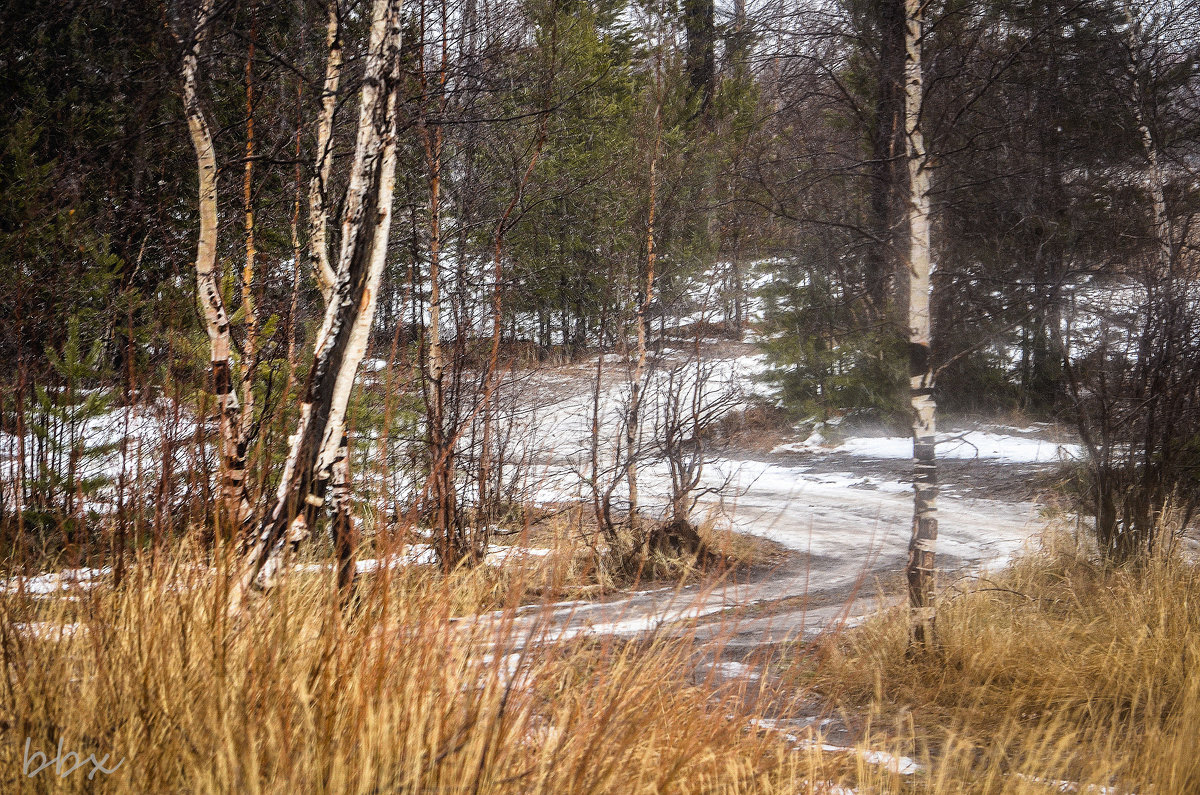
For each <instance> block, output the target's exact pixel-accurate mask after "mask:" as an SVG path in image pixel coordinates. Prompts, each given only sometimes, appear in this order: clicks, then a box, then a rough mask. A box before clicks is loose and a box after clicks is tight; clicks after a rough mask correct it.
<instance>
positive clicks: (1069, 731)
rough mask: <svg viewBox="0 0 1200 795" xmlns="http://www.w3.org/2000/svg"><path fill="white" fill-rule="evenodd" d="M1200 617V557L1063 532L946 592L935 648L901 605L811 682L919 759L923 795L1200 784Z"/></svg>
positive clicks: (1176, 789) (831, 651) (881, 740)
mask: <svg viewBox="0 0 1200 795" xmlns="http://www.w3.org/2000/svg"><path fill="white" fill-rule="evenodd" d="M1198 610H1200V567H1198V566H1197V565H1196V564H1195V563H1190V562H1185V561H1183V560H1181V559H1179V558H1177V557H1176V558H1170V559H1166V558H1160V559H1156V560H1153V561H1149V562H1146V563H1144V564H1143V565H1142V566H1140V567H1138V568H1126V569H1112V568H1106V567H1104V566H1102V565H1101V564H1100V563H1098V562H1096V558H1095V557H1094V556H1091V555H1087V554H1084V553H1083V552H1082V551H1081V550H1080V549H1079V548H1077V547H1074V546H1071V545H1069V544H1068V543H1064V542H1061V541H1060V542H1058V544H1057V545H1055V544H1049V545H1048V546H1047V547H1046V548H1044V549H1042V550H1041V551H1039V552H1037V553H1033V554H1030V555H1028V556H1026V557H1024V558H1023V559H1020V560H1018V561H1017V562H1016V563H1015V564H1014V565H1013V566H1012V567H1011V568H1010V569H1008V570H1007V571H1006V572H1004V573H1003V574H1001V575H999V576H997V577H995V578H992V579H986V580H981V581H979V582H978V583H977V584H976V585H975V586H973V587H972V588H970V589H969V590H958V591H954V592H947V593H945V594H944V595H943V597H942V599H941V600H940V603H939V606H938V617H937V627H936V637H937V643H936V647H935V648H934V649H933V650H932V652H931V653H928V654H922V655H916V656H913V655H911V654H910V653H909V650H908V647H907V616H906V614H905V612H904V611H902V610H900V611H894V612H892V613H889V614H886V615H884V616H881V617H878V618H875V619H872V620H871V621H869V622H867V623H866V624H865V625H863V626H862V627H860V628H857V629H855V630H854V631H851V632H847V633H845V634H844V635H843V636H841V637H840V638H839V639H837V641H836V642H833V643H830V644H828V645H827V646H826V647H825V649H824V650H823V653H822V655H821V656H820V661H819V663H818V664H817V665H816V666H815V670H814V667H813V666H811V665H808V666H805V667H804V669H803V675H804V677H805V680H806V681H807V682H808V683H809V684H812V685H814V686H815V687H816V688H817V689H818V691H820V692H821V693H822V694H823V696H824V697H825V698H826V699H828V701H829V702H830V703H832V704H835V705H837V706H838V707H839V708H840V709H841V710H842V711H843V712H844V713H845V714H847V715H854V716H856V718H855V720H857V722H858V723H859V724H860V725H861V728H862V731H863V733H864V734H865V735H867V736H870V737H871V740H870V743H871V744H873V745H875V746H877V747H885V746H886V747H889V748H891V749H893V750H894V751H896V752H903V753H907V754H909V755H911V756H915V757H916V758H919V759H923V760H924V761H925V764H926V765H927V768H928V769H927V770H926V771H925V772H924V773H923V774H922V775H921V776H919V777H918V778H919V779H920V780H921V786H920V787H919V789H920V790H921V791H927V790H928V791H944V792H958V791H964V792H1013V791H1020V790H1024V789H1030V788H1032V789H1031V790H1030V791H1046V789H1045V787H1046V784H1047V782H1052V781H1058V782H1064V781H1070V782H1078V783H1079V789H1078V791H1081V792H1082V791H1086V785H1088V784H1093V785H1097V786H1113V787H1115V789H1113V790H1108V791H1110V792H1132V791H1138V792H1156V793H1164V794H1166V793H1186V792H1200V754H1197V752H1196V750H1197V747H1196V739H1197V737H1200V676H1197V674H1196V672H1197V670H1200V635H1198V634H1197V632H1196V628H1197V618H1198V616H1200V613H1198ZM915 783H916V782H915V781H914V784H915ZM1069 791H1076V790H1075V789H1070V790H1069ZM1095 791H1097V792H1099V791H1101V790H1095Z"/></svg>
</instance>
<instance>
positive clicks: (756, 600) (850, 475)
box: [492, 343, 1077, 670]
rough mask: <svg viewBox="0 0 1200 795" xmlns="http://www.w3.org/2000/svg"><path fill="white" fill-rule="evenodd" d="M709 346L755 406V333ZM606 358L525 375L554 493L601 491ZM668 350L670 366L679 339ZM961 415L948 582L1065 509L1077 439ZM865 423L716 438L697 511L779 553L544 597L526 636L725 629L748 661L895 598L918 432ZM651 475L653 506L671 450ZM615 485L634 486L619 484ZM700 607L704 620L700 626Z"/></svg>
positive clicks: (941, 544) (611, 403) (943, 529)
mask: <svg viewBox="0 0 1200 795" xmlns="http://www.w3.org/2000/svg"><path fill="white" fill-rule="evenodd" d="M675 353H676V354H680V352H675ZM704 353H705V356H706V360H707V361H709V364H710V367H711V377H710V381H711V385H710V386H706V389H707V390H708V392H709V394H710V396H712V397H709V398H708V399H710V400H713V401H715V400H718V399H721V397H720V396H721V395H724V394H726V390H729V389H736V390H737V391H738V398H739V400H741V401H742V402H741V404H740V407H739V410H741V411H744V410H746V409H748V408H751V407H753V406H754V405H762V404H764V403H768V402H769V401H770V393H769V389H768V388H765V387H764V385H762V384H761V381H760V379H759V377H758V376H759V374H760V373H761V372H762V370H763V367H764V361H763V357H762V356H761V355H760V354H758V352H757V349H756V348H755V346H753V345H749V344H738V343H710V344H709V345H707V346H706V349H705V351H704ZM683 355H684V356H686V354H683ZM676 363H677V362H676ZM596 364H597V363H596V360H595V358H594V357H593V358H591V359H589V360H585V361H582V362H579V363H575V364H571V365H563V366H560V367H557V368H550V369H546V370H540V371H537V373H536V374H534V375H533V376H530V377H528V378H525V379H521V380H520V383H521V394H522V396H523V399H524V400H525V401H526V402H527V404H528V405H529V406H530V407H531V408H530V410H529V411H530V419H528V420H527V421H528V423H529V425H528V429H527V430H528V432H527V433H526V434H524V436H525V438H526V439H533V440H537V441H536V442H533V443H529V444H532V445H533V448H534V449H533V450H532V452H531V451H529V450H526V454H527V455H529V458H530V460H533V461H535V462H537V465H538V466H540V467H541V469H540V471H539V473H538V476H537V480H538V487H537V494H538V496H539V498H540V499H542V500H545V501H555V500H569V499H578V500H585V501H586V499H587V495H586V493H585V492H584V491H582V490H581V489H580V481H581V479H582V478H581V472H586V470H587V461H586V448H587V444H588V439H589V438H590V432H591V417H592V414H593V412H594V411H595V410H596V408H597V407H599V416H600V425H601V427H602V430H603V428H604V426H605V424H606V423H613V424H615V423H616V422H617V420H616V419H615V418H616V417H617V416H618V415H617V412H618V411H619V410H620V407H621V405H622V403H621V400H622V397H621V396H622V390H623V388H624V386H623V381H622V378H623V377H624V376H625V372H626V371H625V369H624V368H625V365H624V364H623V363H618V364H616V365H614V366H608V365H606V366H605V368H604V372H602V373H601V389H600V392H599V398H598V399H597V397H596V392H595V382H596V381H595V379H596V369H597V368H596ZM657 366H658V368H659V371H660V372H666V371H667V370H669V369H670V367H671V366H672V357H671V355H670V354H668V355H667V356H665V357H663V359H662V360H660V361H659V362H658V365H657ZM949 429H950V430H949V431H948V433H945V434H944V438H945V441H944V442H942V443H941V444H939V458H941V456H942V451H943V450H945V451H946V456H947V457H946V458H944V459H942V460H939V481H940V484H941V496H940V498H939V502H938V514H939V522H940V537H939V540H938V564H939V567H940V568H941V570H942V572H943V574H942V580H941V585H942V587H946V586H948V585H951V584H952V583H954V582H955V581H958V580H965V579H971V578H978V577H980V576H983V575H984V574H985V572H986V571H987V570H988V569H992V570H995V569H998V568H1002V567H1003V566H1004V564H1005V563H1006V562H1007V561H1008V560H1010V559H1011V557H1012V556H1013V554H1014V553H1016V552H1017V551H1018V550H1020V549H1021V548H1022V547H1023V546H1024V545H1026V543H1027V542H1028V541H1029V540H1030V539H1032V538H1034V537H1036V536H1037V535H1038V534H1039V533H1040V532H1041V530H1042V529H1043V528H1044V527H1045V526H1046V524H1047V513H1048V512H1049V511H1052V510H1053V509H1054V508H1053V505H1047V501H1046V499H1045V496H1046V495H1051V494H1052V493H1053V489H1052V485H1053V484H1054V482H1055V481H1056V480H1058V479H1061V477H1062V474H1063V472H1064V471H1065V467H1067V466H1068V465H1069V461H1070V460H1071V458H1072V456H1073V455H1076V454H1077V448H1076V447H1075V446H1074V445H1073V444H1071V442H1070V439H1069V436H1068V435H1067V434H1066V433H1065V432H1064V431H1063V430H1061V429H1059V428H1056V427H1054V426H1051V425H1048V424H1027V425H1025V426H1023V427H1013V426H1006V425H997V424H994V423H993V424H986V423H984V422H982V421H974V420H968V419H965V418H956V419H955V421H953V422H952V423H951V424H950V425H949ZM871 430H874V431H875V432H874V434H872V433H871V432H870V431H871ZM804 432H807V429H805V431H802V432H801V433H804ZM856 432H857V433H859V434H860V435H854V434H852V433H851V432H850V431H849V430H848V429H847V430H845V431H844V432H843V433H841V434H839V436H841V437H842V438H840V439H836V440H826V439H824V438H823V437H821V436H820V435H819V434H812V435H808V436H806V437H800V436H798V434H797V431H796V429H794V428H793V427H791V426H790V425H789V424H788V423H786V422H783V423H779V422H776V423H775V427H760V428H755V429H753V431H751V432H743V433H739V434H733V435H732V436H731V438H730V440H729V441H727V442H726V443H724V444H723V446H722V447H721V448H720V449H719V450H718V449H716V448H714V452H713V454H712V455H711V456H710V458H709V460H708V461H707V464H706V467H705V472H704V476H703V478H702V480H701V483H702V486H703V487H707V488H708V489H710V490H711V491H710V492H709V493H707V494H705V495H703V496H701V497H700V499H699V501H698V503H697V506H696V509H695V510H694V512H693V513H694V515H695V516H697V517H703V521H705V522H706V523H709V524H713V525H716V526H717V527H720V528H727V529H730V530H733V531H735V532H737V533H743V534H747V535H750V536H755V537H758V538H762V539H766V540H768V541H769V542H771V545H772V546H773V547H774V549H775V550H776V554H772V555H769V556H765V560H764V561H763V562H760V563H759V564H758V565H753V566H750V567H747V568H743V569H741V570H738V571H735V572H733V573H729V572H725V573H722V574H719V575H718V574H714V575H711V576H709V577H707V578H706V579H704V580H703V581H701V582H699V583H696V584H691V585H687V586H684V587H672V586H670V585H664V584H661V583H660V584H658V585H659V586H660V587H651V588H648V589H633V590H630V591H628V592H626V593H623V594H617V595H610V596H609V597H608V598H606V599H603V600H600V601H590V602H580V601H569V602H561V603H555V604H550V605H546V606H543V607H541V608H540V609H538V610H532V609H531V610H530V611H529V612H527V613H526V614H524V615H523V616H522V617H521V619H520V623H519V626H518V629H517V631H516V632H514V633H513V634H512V637H523V636H526V635H528V636H530V637H546V636H547V635H549V636H554V637H564V636H566V637H575V636H579V635H587V634H595V635H617V636H626V637H633V636H637V635H641V634H643V633H647V632H651V631H653V630H656V629H657V630H660V631H672V632H682V631H687V632H688V633H689V634H693V633H694V636H695V637H696V638H697V639H704V638H708V639H711V640H713V641H714V648H717V647H719V648H720V653H719V655H717V656H720V657H721V658H722V659H723V660H725V661H732V662H736V663H740V662H741V661H742V659H743V658H745V657H748V656H750V655H754V654H757V653H760V652H762V651H764V650H769V649H770V648H772V647H776V646H779V645H781V644H783V643H784V642H785V641H792V640H798V639H805V638H809V639H811V638H813V637H814V636H816V635H818V634H820V633H821V632H823V631H825V630H828V629H832V628H836V627H839V626H843V625H845V624H846V623H847V622H849V623H854V622H856V621H858V620H859V619H860V618H861V616H863V615H865V614H868V613H871V612H872V611H874V610H876V609H877V608H879V607H881V606H884V605H886V604H889V603H894V602H895V601H896V600H897V599H898V598H899V596H900V594H901V593H902V590H903V582H902V572H903V568H904V565H905V561H906V557H907V545H908V541H909V534H910V525H911V518H912V496H911V495H912V487H911V467H912V465H911V449H912V447H911V445H912V443H911V440H910V439H908V438H904V437H897V436H894V435H892V436H889V435H886V431H884V430H882V429H859V430H858V431H856ZM613 433H614V434H615V433H616V430H615V429H614V430H613ZM639 480H640V482H641V489H640V490H641V497H642V502H643V505H644V506H649V507H650V508H651V509H653V508H656V507H662V506H664V505H665V504H666V501H667V498H668V489H669V486H670V477H669V474H668V472H667V471H666V466H665V464H662V463H661V462H659V463H650V464H648V465H644V466H643V467H642V468H641V469H640V471H639ZM616 493H617V495H618V496H620V495H622V494H623V493H624V492H623V490H622V489H621V488H620V487H618V489H617V492H616ZM1050 502H1053V500H1052V499H1051V500H1050ZM492 618H493V619H497V620H498V618H499V614H496V615H495V616H493V617H492ZM694 622H699V624H700V625H701V626H699V627H695V626H691V625H692V624H693V623H694ZM539 632H540V633H545V634H542V635H539V634H538V633H539ZM717 662H720V661H719V660H715V659H714V664H716V663H717ZM731 670H739V669H737V666H736V665H735V666H734V668H733V669H731Z"/></svg>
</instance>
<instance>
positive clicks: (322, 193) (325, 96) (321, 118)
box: [308, 0, 342, 302]
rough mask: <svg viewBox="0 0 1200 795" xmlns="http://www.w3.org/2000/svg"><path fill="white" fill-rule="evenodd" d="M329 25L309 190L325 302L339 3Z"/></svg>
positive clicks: (316, 267)
mask: <svg viewBox="0 0 1200 795" xmlns="http://www.w3.org/2000/svg"><path fill="white" fill-rule="evenodd" d="M328 3H329V7H328V16H329V19H328V23H327V27H326V31H325V49H326V53H327V55H326V61H325V81H324V84H323V85H322V87H321V111H320V113H319V114H318V116H317V161H316V168H314V169H313V176H312V180H311V181H310V182H309V187H308V252H309V259H310V260H311V262H312V266H313V272H314V273H315V274H316V277H317V285H318V286H319V287H320V289H321V295H322V296H324V298H325V301H326V302H328V301H329V296H330V293H331V291H332V290H333V283H334V281H336V279H337V274H335V273H334V271H333V266H332V265H330V264H329V245H328V242H327V231H328V226H329V210H328V208H327V207H326V203H325V197H326V196H327V195H328V193H329V176H330V173H331V171H332V169H333V156H332V154H333V153H332V143H333V114H334V111H335V110H336V109H337V98H338V85H339V84H340V83H341V78H342V34H341V27H340V24H341V23H340V15H339V10H338V0H328Z"/></svg>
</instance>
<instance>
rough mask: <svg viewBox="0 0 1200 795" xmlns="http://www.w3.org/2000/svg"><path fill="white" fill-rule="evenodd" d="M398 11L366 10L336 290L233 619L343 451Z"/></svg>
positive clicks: (298, 528) (312, 512)
mask: <svg viewBox="0 0 1200 795" xmlns="http://www.w3.org/2000/svg"><path fill="white" fill-rule="evenodd" d="M400 10H401V0H374V3H373V4H372V12H371V28H370V31H371V32H370V41H369V44H368V49H367V57H366V67H365V70H364V75H363V83H362V89H361V92H360V101H359V120H358V131H357V135H356V139H355V150H354V160H353V163H352V165H351V172H350V183H349V185H348V187H347V191H346V200H345V202H344V205H343V206H344V210H343V216H342V236H341V247H340V251H339V256H338V266H337V269H336V271H335V272H336V275H337V276H336V281H335V282H334V285H333V289H332V290H331V291H330V300H329V301H328V303H327V305H326V308H325V316H324V319H323V322H322V326H321V331H320V333H319V334H318V338H317V339H318V342H317V347H316V350H315V352H314V355H313V365H312V368H311V369H310V371H309V377H308V383H307V385H306V388H305V399H304V403H303V404H302V405H301V408H300V419H299V421H298V426H297V431H296V433H295V435H293V436H292V437H291V443H290V449H289V452H288V459H287V462H286V464H285V466H284V472H283V477H282V478H281V481H280V484H279V489H278V492H277V493H276V498H275V504H274V507H273V508H272V510H271V512H270V514H269V515H268V516H267V517H266V519H265V520H264V521H263V524H262V527H261V528H260V530H259V531H258V532H257V533H256V534H255V536H254V537H253V538H252V539H251V540H250V543H249V544H248V545H247V549H246V556H245V561H244V566H243V569H242V571H241V572H240V574H239V576H238V579H237V581H236V582H235V583H234V587H233V589H232V591H231V600H230V610H231V611H234V612H236V611H237V610H239V609H240V607H241V605H242V603H243V601H244V599H245V596H246V593H247V592H248V591H249V589H250V588H251V587H252V586H253V585H255V584H257V585H259V586H261V587H267V586H269V585H270V584H271V583H272V582H273V580H274V576H275V574H276V573H277V571H278V569H279V567H280V565H281V563H282V560H283V555H284V552H285V551H286V550H287V549H288V548H289V547H290V546H291V544H293V543H295V542H298V541H299V540H301V539H302V538H303V537H304V536H305V535H307V531H308V527H309V526H310V525H311V524H312V521H313V519H314V518H315V516H316V512H317V511H318V510H320V508H321V507H322V505H323V504H324V501H325V492H326V490H327V489H328V486H329V481H330V479H331V475H332V468H333V465H334V462H335V460H336V455H337V450H338V448H339V447H340V446H341V443H342V438H343V434H344V423H345V417H346V407H347V404H348V402H349V398H350V392H351V389H352V387H353V384H354V379H355V377H356V375H357V372H358V366H359V364H360V363H361V361H362V357H363V355H364V352H365V350H366V344H367V339H368V337H369V333H370V328H371V323H372V320H373V318H374V312H375V303H376V297H377V295H378V288H379V282H380V280H381V278H382V275H383V265H384V261H385V259H386V256H387V242H388V236H389V233H390V228H391V208H392V197H393V192H394V187H395V169H396V137H395V136H396V125H395V115H396V104H397V91H398V78H399V71H398V70H399V47H400ZM340 552H341V550H339V553H340ZM352 566H353V563H352V561H350V563H349V566H347V561H346V560H344V559H343V560H342V561H341V565H340V567H339V570H340V572H344V571H346V569H347V568H349V569H350V571H351V572H352Z"/></svg>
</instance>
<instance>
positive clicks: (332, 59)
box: [308, 0, 355, 588]
mask: <svg viewBox="0 0 1200 795" xmlns="http://www.w3.org/2000/svg"><path fill="white" fill-rule="evenodd" d="M326 11H327V20H326V27H325V50H326V55H325V78H324V81H323V82H322V86H321V110H320V112H319V113H318V114H317V125H316V126H317V140H316V161H315V163H314V164H313V176H312V179H311V181H310V182H309V190H308V258H309V262H310V263H311V265H312V268H313V274H314V275H315V277H316V280H317V286H318V287H319V288H320V290H321V297H322V298H323V299H324V300H325V304H326V308H328V305H329V301H330V297H331V295H332V291H333V285H334V283H335V282H336V280H337V274H336V273H335V272H334V270H333V266H332V265H331V264H330V260H329V243H328V227H329V210H328V202H327V197H328V195H329V177H330V174H331V172H332V168H333V153H332V146H333V116H334V112H335V111H336V110H337V98H338V86H339V85H340V83H341V75H342V34H341V10H340V8H339V6H338V0H329V2H328V7H327V9H326ZM336 432H337V431H336V429H335V431H334V433H336ZM341 440H342V441H341V444H340V445H339V447H338V450H337V453H336V454H335V456H334V462H333V466H332V478H331V483H330V486H329V491H330V496H329V503H330V505H329V510H330V514H331V515H332V518H333V523H332V525H331V527H330V532H331V534H332V537H333V545H334V548H335V550H337V551H338V558H339V577H338V581H339V583H341V584H342V585H343V586H345V587H347V588H348V587H350V585H351V584H352V583H353V579H354V578H353V568H352V567H350V568H349V569H347V564H346V562H345V559H344V558H343V556H344V555H352V550H353V547H354V543H353V540H352V539H353V537H354V533H355V530H354V518H353V516H352V515H351V510H350V507H351V505H350V502H351V501H350V436H349V434H348V433H347V432H346V430H345V428H344V427H343V428H342V433H341Z"/></svg>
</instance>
